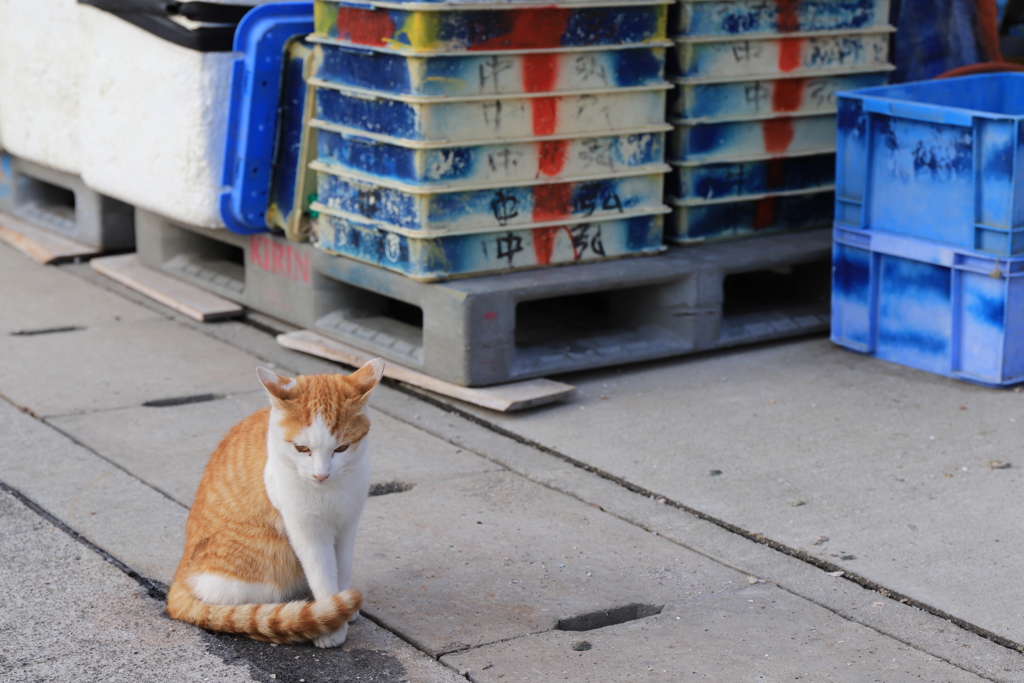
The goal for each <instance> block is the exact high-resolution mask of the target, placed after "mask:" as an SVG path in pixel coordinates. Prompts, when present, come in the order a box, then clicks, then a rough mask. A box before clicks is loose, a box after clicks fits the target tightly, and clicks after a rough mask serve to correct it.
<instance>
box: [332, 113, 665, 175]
mask: <svg viewBox="0 0 1024 683" xmlns="http://www.w3.org/2000/svg"><path fill="white" fill-rule="evenodd" d="M314 124H315V125H317V127H318V128H319V131H318V135H317V145H318V160H317V161H316V162H314V167H317V165H319V164H323V165H325V168H324V169H323V170H331V168H337V169H339V170H343V171H346V172H348V173H350V174H353V175H357V176H361V177H362V179H364V180H366V181H368V182H373V181H374V180H375V179H381V180H385V181H387V180H390V181H392V182H391V183H390V184H391V185H392V186H395V185H398V186H401V185H402V184H406V185H415V186H419V187H421V188H423V189H428V188H432V189H434V190H444V189H452V190H455V189H466V190H470V189H482V188H484V187H489V188H495V187H506V186H512V185H523V184H526V183H534V182H543V181H546V180H555V179H558V180H560V181H563V182H568V181H571V180H578V179H580V180H581V179H586V178H599V177H606V176H610V175H615V174H616V173H624V172H629V171H632V172H636V173H640V172H644V173H664V172H666V171H668V170H669V169H668V166H666V165H665V164H664V162H663V160H664V158H665V141H664V140H665V135H664V133H631V134H627V135H612V136H607V137H586V138H568V139H561V140H544V141H532V142H519V143H505V144H491V145H477V146H451V147H445V146H429V147H428V146H411V145H408V143H406V141H402V140H398V139H395V138H388V137H386V136H374V137H370V136H369V135H368V134H365V133H360V132H357V131H351V132H341V131H340V130H339V129H337V128H333V127H326V124H321V123H319V122H316V121H314ZM403 143H405V144H403Z"/></svg>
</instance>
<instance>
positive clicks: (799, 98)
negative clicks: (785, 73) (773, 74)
mask: <svg viewBox="0 0 1024 683" xmlns="http://www.w3.org/2000/svg"><path fill="white" fill-rule="evenodd" d="M806 85H807V79H806V78H786V79H783V80H781V81H775V87H774V88H772V111H779V112H783V111H796V110H797V109H799V108H800V105H801V104H803V101H804V87H805V86H806Z"/></svg>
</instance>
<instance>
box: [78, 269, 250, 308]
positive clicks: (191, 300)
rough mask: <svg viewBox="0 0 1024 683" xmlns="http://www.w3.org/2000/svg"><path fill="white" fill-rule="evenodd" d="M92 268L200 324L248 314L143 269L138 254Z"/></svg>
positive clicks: (178, 282) (151, 270)
mask: <svg viewBox="0 0 1024 683" xmlns="http://www.w3.org/2000/svg"><path fill="white" fill-rule="evenodd" d="M90 265H91V266H92V267H93V269H94V270H96V272H98V273H101V274H103V275H106V276H107V277H109V278H110V279H112V280H117V281H118V282H120V283H121V284H122V285H125V286H126V287H130V288H131V289H134V290H135V291H136V292H139V293H140V294H145V295H146V296H148V297H149V298H150V299H153V300H155V301H159V302H160V303H162V304H163V305H164V306H167V307H169V308H173V309H174V310H176V311H178V312H179V313H181V314H183V315H187V316H188V317H190V318H192V319H194V320H198V321H200V322H210V321H212V320H223V319H225V318H237V317H238V316H240V315H242V314H243V313H245V309H244V308H243V307H242V306H239V305H238V304H236V303H235V302H234V301H229V300H227V299H224V298H222V297H219V296H217V295H216V294H211V293H210V292H207V291H206V290H205V289H200V288H199V287H196V286H195V285H190V284H189V283H187V282H182V281H181V280H179V279H177V278H174V277H171V276H170V275H167V274H165V273H161V272H160V271H159V270H154V269H153V268H149V267H147V266H144V265H142V263H141V262H140V261H139V257H138V255H137V254H123V255H121V256H104V257H102V258H95V259H93V260H92V261H91V262H90Z"/></svg>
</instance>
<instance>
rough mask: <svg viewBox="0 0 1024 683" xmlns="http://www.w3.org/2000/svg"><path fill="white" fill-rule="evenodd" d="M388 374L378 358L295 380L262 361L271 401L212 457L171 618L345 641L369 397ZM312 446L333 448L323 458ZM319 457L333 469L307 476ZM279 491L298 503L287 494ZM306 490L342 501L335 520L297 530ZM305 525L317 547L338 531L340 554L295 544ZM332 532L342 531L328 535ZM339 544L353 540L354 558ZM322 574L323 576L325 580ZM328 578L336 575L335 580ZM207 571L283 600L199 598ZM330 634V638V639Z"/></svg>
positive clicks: (252, 632) (278, 638)
mask: <svg viewBox="0 0 1024 683" xmlns="http://www.w3.org/2000/svg"><path fill="white" fill-rule="evenodd" d="M382 371H383V361H380V360H379V359H378V360H376V361H371V362H370V363H368V364H367V365H366V366H364V367H363V368H361V369H360V370H358V371H357V372H355V373H353V374H352V375H348V376H344V375H313V376H303V377H297V378H295V379H294V380H291V379H289V378H285V377H277V376H276V375H274V374H273V373H271V372H270V371H267V370H264V369H262V368H261V369H260V379H261V381H263V383H264V386H265V388H266V389H267V392H268V394H269V395H270V399H271V405H272V407H271V408H264V409H263V410H260V411H258V412H256V413H254V414H252V415H250V416H249V417H247V418H245V419H244V420H242V421H241V422H240V423H238V424H237V425H235V426H234V427H233V428H232V429H231V431H230V432H228V434H227V436H226V437H224V439H223V440H222V441H221V443H220V445H219V446H217V448H216V450H215V451H214V452H213V454H212V455H211V456H210V461H209V463H208V464H207V466H206V470H205V472H204V474H203V478H202V481H201V482H200V484H199V490H198V492H197V494H196V498H195V502H194V503H193V505H192V509H191V511H190V513H189V516H188V521H187V523H186V526H185V550H184V553H183V555H182V558H181V562H180V563H179V565H178V570H177V572H176V573H175V576H174V580H173V582H172V583H171V588H170V591H169V593H168V596H167V613H168V615H169V616H171V617H172V618H174V619H178V620H181V621H185V622H188V623H190V624H194V625H196V626H199V627H200V628H204V629H207V630H211V631H223V632H228V633H238V634H242V635H246V636H249V637H250V638H255V639H258V640H267V641H271V642H275V643H295V642H303V641H309V640H314V641H315V642H316V643H317V645H319V646H321V647H333V646H335V645H337V644H340V642H343V641H344V637H345V630H344V629H346V628H347V623H348V621H350V620H351V619H353V618H354V616H355V615H356V614H357V613H358V610H359V607H360V605H361V602H362V598H361V596H360V594H359V592H358V591H356V590H352V589H348V585H347V584H348V578H347V577H348V576H349V570H350V565H351V547H352V544H353V543H354V534H355V526H356V524H357V523H358V517H359V514H360V513H361V511H362V501H363V500H365V497H366V490H367V487H368V486H369V464H368V457H369V454H368V445H367V443H368V440H367V439H366V435H367V433H368V432H369V428H370V421H369V419H368V418H367V416H366V414H365V403H366V400H367V398H368V396H369V392H370V391H371V390H372V389H373V388H374V387H375V386H376V384H377V382H378V381H379V379H380V375H381V373H382ZM268 378H269V379H268ZM272 421H276V423H272ZM314 423H318V424H320V425H322V427H321V432H322V433H324V434H327V436H326V437H324V439H326V441H327V442H329V443H326V442H325V443H320V442H318V441H316V437H315V436H311V435H314V432H315V430H314V429H313V428H311V425H314ZM274 424H276V426H274ZM282 437H283V438H282ZM311 439H312V441H310V440H311ZM321 440H323V439H321ZM306 441H310V443H309V444H307V445H304V446H301V448H306V446H309V449H312V450H313V452H310V453H307V452H306V451H300V445H301V444H303V443H305V442H306ZM268 444H269V446H268ZM317 449H320V451H323V450H324V449H330V452H327V454H326V455H321V454H320V452H319V451H318V450H317ZM325 452H326V451H325ZM314 456H317V457H319V458H321V460H320V462H327V463H329V466H330V467H331V468H333V469H331V470H327V471H325V472H319V474H320V475H321V476H320V477H314V476H309V472H308V468H309V467H310V463H312V462H313V458H314ZM304 468H305V469H304ZM324 474H327V476H326V477H324V476H323V475H324ZM321 477H323V478H321ZM282 481H283V483H282ZM268 486H269V487H271V489H270V491H271V493H269V494H268ZM274 491H277V492H278V493H276V494H275V493H273V492H274ZM282 491H283V492H284V493H281V492H282ZM289 492H297V493H294V494H293V493H289ZM275 495H276V496H277V497H275V498H274V502H273V503H272V502H271V498H272V497H273V496H275ZM281 496H285V497H288V496H292V497H294V498H298V499H303V500H297V501H296V500H286V501H282V500H280V498H281ZM359 496H361V498H359ZM306 497H308V499H309V500H310V501H311V503H309V504H311V505H312V504H316V505H319V506H320V507H318V508H317V510H318V511H322V510H340V511H341V512H339V513H338V517H339V519H338V520H337V522H336V524H335V523H334V522H331V524H328V525H326V526H324V527H323V528H317V529H309V530H307V529H305V528H302V527H301V524H302V522H301V520H302V519H304V517H303V516H302V515H296V514H295V513H294V512H293V510H295V509H297V508H296V506H298V509H300V510H301V509H302V505H305V504H306V503H305V502H304V499H305V498H306ZM357 498H359V499H358V500H357ZM325 506H326V507H325ZM331 506H334V507H331ZM329 521H330V520H329ZM332 524H333V526H332ZM335 528H337V529H338V530H339V531H336V532H335V531H334V529H335ZM325 529H326V531H325ZM307 532H308V533H309V534H320V536H317V537H316V539H315V540H317V543H316V544H313V545H317V547H320V546H323V545H325V543H324V542H323V541H324V539H325V538H326V541H327V543H330V542H332V538H333V543H334V546H336V547H337V548H338V550H337V555H336V556H334V555H333V551H332V554H331V556H330V557H321V556H320V555H315V554H314V555H311V554H310V553H309V551H303V548H304V547H306V546H304V545H303V544H302V543H301V542H299V541H301V539H303V538H305V537H306V536H307ZM329 533H335V534H336V535H335V536H333V537H325V536H324V534H329ZM294 542H299V544H298V545H294ZM346 543H347V545H346ZM307 545H309V544H307ZM343 546H345V547H347V548H348V554H347V556H346V554H345V552H343V551H342V547H343ZM297 553H298V554H297ZM321 555H323V553H321ZM300 556H301V557H303V560H304V561H305V563H306V565H307V566H304V561H303V560H300ZM346 562H348V565H347V566H344V565H345V563H346ZM310 563H316V564H317V565H318V566H317V567H311V566H308V565H309V564H310ZM324 563H326V564H324ZM332 563H335V564H336V565H337V566H335V564H332ZM321 565H323V566H321ZM310 572H312V573H310ZM332 572H333V573H332ZM323 576H326V577H328V578H327V579H323V578H318V577H323ZM332 576H335V577H337V578H336V579H335V583H333V584H332V583H330V577H332ZM203 577H206V578H205V579H203ZM211 577H212V578H211ZM201 580H206V581H213V582H224V583H225V584H226V585H229V586H231V587H234V586H242V588H241V589H240V591H234V592H231V591H229V593H230V594H232V595H234V594H237V595H246V594H247V593H246V591H247V590H249V588H248V586H256V587H257V588H255V589H253V590H255V591H256V592H257V594H261V595H274V596H279V598H278V599H280V600H281V601H280V602H268V603H265V604H252V603H246V604H207V603H206V602H203V601H202V600H201V599H200V597H199V596H200V595H202V590H200V589H199V588H198V586H199V584H200V581H201ZM217 585H221V584H220V583H217ZM232 590H234V589H232ZM310 592H312V595H313V597H315V598H316V599H315V600H312V601H309V600H305V599H299V600H294V599H293V598H294V597H309V596H310ZM318 592H319V595H318ZM207 594H209V592H208V593H207ZM328 634H334V636H335V638H334V639H333V640H330V639H329V638H328ZM325 639H326V640H325Z"/></svg>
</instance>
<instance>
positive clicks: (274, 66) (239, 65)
mask: <svg viewBox="0 0 1024 683" xmlns="http://www.w3.org/2000/svg"><path fill="white" fill-rule="evenodd" d="M312 29H313V4H312V3H309V2H279V3H272V4H267V5H261V6H259V7H256V8H254V9H252V10H250V11H249V12H248V13H246V15H245V16H244V17H243V18H242V21H241V22H239V24H238V28H237V29H236V30H235V39H234V48H235V51H236V52H241V53H243V54H242V56H241V57H240V58H238V59H236V60H235V61H234V63H233V64H232V71H231V101H230V102H229V105H228V128H227V136H226V138H225V144H224V147H225V151H224V169H223V173H222V177H221V184H222V185H223V186H224V187H225V188H226V189H225V191H224V192H222V193H221V196H220V214H221V220H223V221H224V224H225V225H227V227H228V228H229V229H230V230H231V231H233V232H238V233H242V234H251V233H257V232H264V231H266V230H267V227H268V223H267V211H268V208H269V205H270V202H271V184H275V185H276V187H277V188H278V189H277V192H278V196H280V194H281V193H283V192H286V191H287V188H288V187H289V186H290V187H291V188H293V189H294V184H295V175H296V173H297V170H298V169H297V166H289V164H292V163H296V162H297V156H296V154H297V153H296V152H295V151H294V150H295V144H296V143H295V141H294V138H295V135H294V134H295V131H296V129H295V126H294V120H295V118H296V117H298V118H300V119H301V109H302V103H303V99H304V98H303V95H302V94H301V92H298V93H297V92H296V90H299V91H302V90H304V88H305V83H304V82H303V81H302V79H301V78H299V79H296V78H294V73H291V74H289V72H294V66H292V67H291V69H290V70H284V69H283V66H284V64H286V63H287V61H288V60H290V55H289V51H290V47H289V46H290V45H291V44H292V43H293V42H295V41H296V40H300V39H302V38H303V37H304V36H305V35H306V34H308V33H309V32H310V31H311V30H312ZM286 56H288V60H286ZM289 75H291V76H292V77H291V78H287V76H289ZM300 75H301V74H300ZM282 93H284V96H283V97H282ZM295 105H297V106H295ZM282 112H283V113H282ZM285 121H287V122H289V124H288V125H285V126H283V127H282V123H283V122H285ZM279 136H283V138H284V139H283V141H282V142H283V146H279V145H278V142H279ZM275 150H278V151H279V152H280V155H275ZM275 161H276V162H277V169H275ZM282 208H283V209H284V210H287V211H290V210H291V205H290V203H288V206H287V207H286V208H285V207H279V209H277V210H281V209H282Z"/></svg>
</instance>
